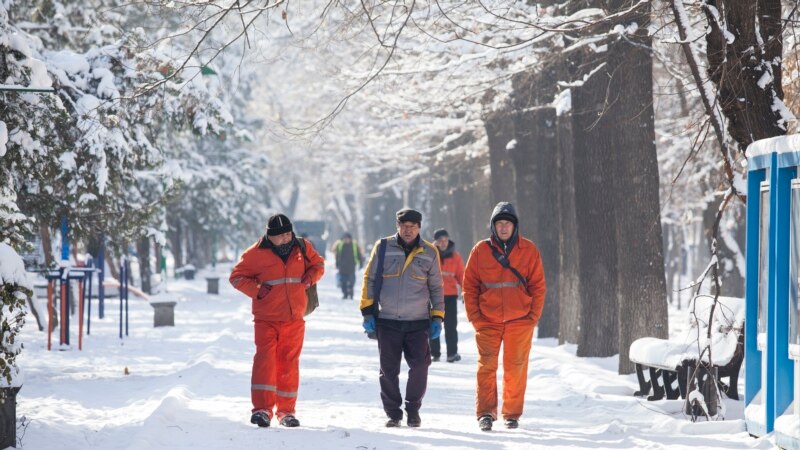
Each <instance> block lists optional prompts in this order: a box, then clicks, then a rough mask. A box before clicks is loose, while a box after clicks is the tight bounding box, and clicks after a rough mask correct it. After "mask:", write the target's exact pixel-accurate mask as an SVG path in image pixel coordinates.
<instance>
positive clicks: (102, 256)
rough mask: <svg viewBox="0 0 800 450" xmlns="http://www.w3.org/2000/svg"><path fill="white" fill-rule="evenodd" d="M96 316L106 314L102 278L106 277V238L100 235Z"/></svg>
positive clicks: (101, 316) (100, 316) (99, 316)
mask: <svg viewBox="0 0 800 450" xmlns="http://www.w3.org/2000/svg"><path fill="white" fill-rule="evenodd" d="M97 268H98V270H99V272H97V317H98V318H100V319H102V318H103V317H105V315H106V307H105V304H106V288H105V286H103V280H105V278H106V238H105V236H101V237H100V250H99V251H98V252H97Z"/></svg>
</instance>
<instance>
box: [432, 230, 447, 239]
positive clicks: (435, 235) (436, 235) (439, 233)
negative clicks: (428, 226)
mask: <svg viewBox="0 0 800 450" xmlns="http://www.w3.org/2000/svg"><path fill="white" fill-rule="evenodd" d="M445 236H446V237H450V235H449V234H448V233H447V230H445V229H444V228H439V229H438V230H436V231H434V232H433V240H434V241H435V240H438V239H439V238H440V237H445Z"/></svg>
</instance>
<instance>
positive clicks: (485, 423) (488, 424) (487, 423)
mask: <svg viewBox="0 0 800 450" xmlns="http://www.w3.org/2000/svg"><path fill="white" fill-rule="evenodd" d="M478 426H479V427H481V431H492V416H490V415H488V414H487V415H485V416H481V417H480V418H479V419H478Z"/></svg>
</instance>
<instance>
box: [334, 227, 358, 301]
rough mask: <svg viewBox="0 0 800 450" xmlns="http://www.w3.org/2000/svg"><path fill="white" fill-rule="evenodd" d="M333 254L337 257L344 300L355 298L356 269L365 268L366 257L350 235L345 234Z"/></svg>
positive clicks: (337, 243) (335, 246)
mask: <svg viewBox="0 0 800 450" xmlns="http://www.w3.org/2000/svg"><path fill="white" fill-rule="evenodd" d="M333 253H334V255H336V270H338V272H339V273H338V275H339V284H340V287H341V288H342V299H343V300H344V299H347V298H353V285H354V284H355V282H356V267H358V268H361V267H363V266H364V255H363V254H362V253H361V249H360V248H359V246H358V243H356V241H354V240H353V237H352V236H351V235H350V233H344V234H343V235H342V238H341V239H339V240H338V241H336V243H334V244H333Z"/></svg>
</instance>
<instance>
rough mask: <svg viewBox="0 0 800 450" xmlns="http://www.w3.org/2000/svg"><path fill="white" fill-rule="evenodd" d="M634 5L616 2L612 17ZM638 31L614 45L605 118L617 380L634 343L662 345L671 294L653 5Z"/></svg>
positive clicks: (644, 10) (629, 369) (629, 368)
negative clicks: (650, 340)
mask: <svg viewBox="0 0 800 450" xmlns="http://www.w3.org/2000/svg"><path fill="white" fill-rule="evenodd" d="M635 3H636V2H635V1H634V0H616V1H614V0H612V1H611V2H610V4H611V6H612V7H614V9H612V11H619V10H621V9H623V8H625V9H627V8H630V7H631V6H633V5H634V4H635ZM639 13H640V15H639V17H638V18H637V20H636V23H637V24H638V26H639V27H638V29H637V31H636V32H635V33H634V34H632V35H628V36H627V37H623V38H620V39H619V40H618V41H616V42H614V43H612V44H609V49H608V66H607V67H606V72H607V73H608V74H609V77H610V78H609V93H610V95H609V98H608V103H607V104H608V109H607V111H606V113H605V114H607V115H608V116H609V117H608V118H609V123H608V124H609V125H611V126H612V127H613V132H612V133H611V136H612V137H613V140H612V147H610V148H608V149H607V151H609V152H610V153H611V154H612V155H613V158H614V160H613V162H614V171H615V174H614V177H613V183H612V186H613V194H612V196H613V201H614V216H615V222H616V227H615V228H616V233H617V239H616V241H617V252H616V253H617V276H618V278H617V300H618V302H619V315H618V320H619V373H620V374H627V373H633V372H634V369H635V367H634V364H633V363H632V362H631V361H630V359H629V357H628V350H629V348H630V346H631V344H632V343H633V341H634V340H636V339H638V338H641V337H645V336H653V337H657V338H662V339H665V338H667V335H668V333H669V329H668V326H667V299H666V294H667V289H666V280H665V278H664V253H663V249H664V242H663V238H662V235H661V212H660V205H659V176H658V160H657V157H656V146H655V126H654V112H653V57H652V51H651V50H650V49H651V46H652V38H651V37H650V35H649V32H648V25H649V17H650V4H649V3H644V4H642V7H641V8H640V9H639Z"/></svg>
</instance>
